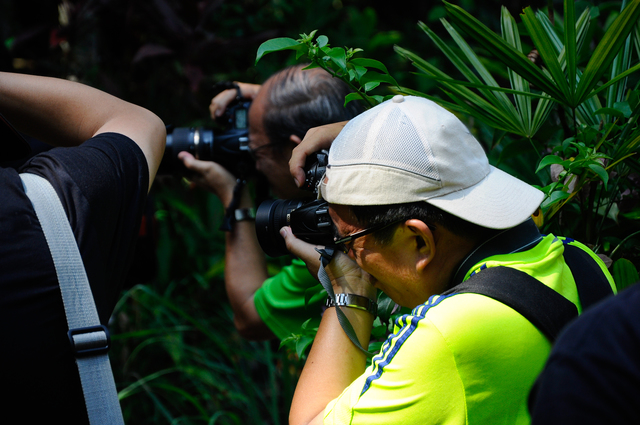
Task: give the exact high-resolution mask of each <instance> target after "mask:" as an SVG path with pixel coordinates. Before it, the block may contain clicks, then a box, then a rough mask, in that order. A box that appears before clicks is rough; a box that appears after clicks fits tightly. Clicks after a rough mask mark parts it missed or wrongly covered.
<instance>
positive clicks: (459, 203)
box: [281, 95, 615, 424]
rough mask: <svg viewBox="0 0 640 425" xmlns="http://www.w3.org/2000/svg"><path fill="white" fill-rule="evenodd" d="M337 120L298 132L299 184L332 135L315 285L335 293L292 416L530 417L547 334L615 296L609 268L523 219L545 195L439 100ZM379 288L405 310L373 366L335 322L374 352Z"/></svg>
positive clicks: (384, 420)
mask: <svg viewBox="0 0 640 425" xmlns="http://www.w3.org/2000/svg"><path fill="white" fill-rule="evenodd" d="M343 125H344V123H342V124H337V125H334V126H325V127H320V128H317V129H314V130H312V131H310V132H309V133H307V136H306V137H305V140H304V141H303V142H302V144H301V145H300V147H299V148H298V149H297V152H296V151H294V155H293V156H292V160H291V162H290V165H291V168H292V174H293V175H294V177H295V178H296V179H299V165H300V164H301V159H302V158H303V157H304V155H305V153H306V152H311V151H314V150H317V149H318V148H320V147H325V148H326V147H328V145H329V144H331V141H332V139H333V137H334V136H335V135H336V134H337V133H338V132H339V134H337V137H336V138H335V140H334V141H333V143H332V144H331V148H330V152H329V165H328V167H327V172H326V174H325V176H324V179H323V180H322V182H321V184H320V187H319V193H320V196H321V197H322V198H324V199H325V200H326V201H327V202H328V204H329V214H330V216H331V219H332V221H333V224H334V228H335V246H333V247H327V248H328V249H325V250H324V251H322V250H321V249H320V251H321V252H322V253H323V255H324V258H325V259H327V258H331V260H330V262H328V265H327V266H326V267H325V269H324V270H321V273H320V274H319V276H320V280H321V281H322V280H323V279H324V280H326V281H327V284H328V285H329V284H330V285H331V289H332V290H333V292H334V293H335V294H336V296H335V297H333V298H331V299H330V300H328V302H327V306H328V308H327V310H326V311H325V313H324V315H323V318H322V322H321V325H320V329H319V331H318V334H317V337H316V339H315V342H314V344H313V347H312V349H311V352H310V354H309V358H308V359H307V362H306V365H305V367H304V370H303V372H302V375H301V377H300V381H299V383H298V387H297V389H296V393H295V396H294V400H293V404H292V408H291V414H290V422H291V423H292V424H303V423H314V424H316V423H326V424H343V423H348V424H391V423H402V424H436V423H438V424H441V423H447V424H449V423H456V424H458V423H460V424H466V423H471V424H473V423H486V424H495V423H502V424H512V423H513V424H515V423H518V424H523V423H528V422H529V420H530V418H529V413H528V410H527V396H528V393H529V390H530V388H531V386H532V385H533V383H534V381H535V379H536V376H537V375H538V373H539V372H540V371H541V370H542V368H543V365H544V363H545V360H546V359H547V356H548V354H549V351H550V347H551V344H552V341H553V339H554V338H555V335H557V333H558V332H559V330H560V329H561V328H562V326H563V325H564V324H565V323H566V321H568V320H570V319H571V318H572V317H574V316H575V315H577V314H578V312H581V311H582V310H583V309H584V308H586V307H588V306H589V305H590V304H592V303H593V302H595V301H596V300H598V299H601V298H603V297H605V296H607V295H608V294H611V293H613V292H615V284H614V283H613V279H612V278H611V275H610V274H609V273H608V271H607V269H606V267H605V266H604V264H603V263H602V262H601V261H600V260H599V259H598V257H597V256H596V255H595V254H594V253H593V252H591V251H589V249H588V248H587V247H585V246H584V245H582V244H580V243H578V242H576V241H573V240H572V239H569V238H563V237H559V236H554V235H551V234H550V235H541V234H540V232H539V231H538V228H537V227H536V225H535V224H534V223H533V221H532V219H531V215H532V214H533V213H534V212H536V211H537V209H538V207H539V205H540V203H541V201H542V199H543V193H542V192H540V191H539V190H537V189H535V188H533V187H532V186H530V185H528V184H527V183H525V182H523V181H520V180H519V179H516V178H515V177H513V176H511V175H509V174H507V173H505V172H503V171H501V170H499V169H497V168H495V167H493V166H491V165H490V164H489V162H488V159H487V157H486V155H485V152H484V150H483V149H482V147H481V145H480V144H479V143H478V142H477V141H476V139H475V138H474V137H473V136H472V135H471V133H470V132H469V130H468V129H467V128H466V127H465V126H464V125H463V123H462V122H460V121H459V120H458V119H457V118H456V117H455V116H454V115H453V114H451V113H449V112H448V111H446V110H445V109H443V108H442V107H440V106H438V105H437V104H435V103H434V102H431V101H429V100H426V99H423V98H419V97H412V96H407V97H405V96H400V95H398V96H395V97H394V98H392V99H390V100H388V101H386V102H384V103H382V104H380V105H378V106H376V107H374V108H372V109H370V110H368V111H366V112H364V113H363V114H361V115H359V116H358V117H356V118H354V119H352V120H351V121H350V122H348V123H347V124H346V126H344V128H342V126H343ZM281 234H282V235H283V237H284V238H285V240H286V243H287V247H288V248H289V249H290V250H291V251H292V252H293V253H295V254H297V255H299V256H300V257H301V258H303V259H304V260H305V261H308V262H317V261H318V255H317V252H316V251H315V250H316V249H319V248H318V247H315V246H313V245H310V244H307V243H306V242H303V241H301V240H299V239H297V238H296V237H295V236H294V235H293V234H292V233H291V229H290V228H288V227H285V228H283V229H282V231H281ZM329 282H330V283H329ZM378 290H380V291H384V292H385V293H386V294H387V295H389V297H391V299H393V301H395V302H396V303H398V304H399V305H401V306H403V307H408V308H411V309H412V311H411V313H410V314H407V315H403V316H401V317H399V318H398V319H397V320H396V322H395V327H394V329H393V332H392V334H391V335H390V336H389V337H388V339H387V340H386V341H385V342H384V344H383V345H382V348H381V350H380V352H379V353H377V354H376V355H375V356H374V357H373V359H372V361H371V364H370V365H369V366H368V367H367V361H366V357H367V356H366V354H365V353H363V352H362V351H361V350H359V349H358V347H357V346H356V344H355V343H354V342H352V340H351V339H349V337H348V334H347V333H346V332H345V331H344V330H343V326H342V325H341V323H340V321H339V317H338V314H339V313H340V312H342V313H344V316H346V318H347V319H348V320H349V322H350V324H351V326H352V328H353V330H354V333H355V336H353V337H354V338H356V337H357V339H358V341H359V343H360V344H361V345H362V346H364V347H367V346H368V343H369V339H370V333H371V328H372V324H373V321H374V318H375V317H374V316H375V312H376V294H377V292H378ZM329 292H330V291H329ZM338 310H339V311H338ZM340 314H341V313H340Z"/></svg>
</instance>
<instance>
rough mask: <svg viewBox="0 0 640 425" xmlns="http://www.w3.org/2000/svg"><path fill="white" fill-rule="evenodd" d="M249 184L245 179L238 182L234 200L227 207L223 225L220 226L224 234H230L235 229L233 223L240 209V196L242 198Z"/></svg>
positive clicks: (234, 190) (234, 191)
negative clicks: (244, 189) (237, 210)
mask: <svg viewBox="0 0 640 425" xmlns="http://www.w3.org/2000/svg"><path fill="white" fill-rule="evenodd" d="M246 184H247V181H246V180H244V179H238V180H236V186H235V187H234V188H233V198H231V203H230V204H229V206H228V207H227V209H226V211H225V213H224V217H223V219H222V223H221V224H220V228H219V229H220V230H222V231H223V232H230V231H231V228H232V227H233V223H234V221H235V218H236V216H235V211H236V209H238V205H239V204H240V196H242V189H243V188H244V187H245V185H246Z"/></svg>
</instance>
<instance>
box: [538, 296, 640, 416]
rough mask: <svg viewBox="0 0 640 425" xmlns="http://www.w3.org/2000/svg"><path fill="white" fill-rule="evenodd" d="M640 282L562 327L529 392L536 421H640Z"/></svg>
mask: <svg viewBox="0 0 640 425" xmlns="http://www.w3.org/2000/svg"><path fill="white" fill-rule="evenodd" d="M638 397H640V283H636V284H635V285H633V286H631V287H630V288H627V289H625V290H623V291H621V292H620V293H619V294H618V295H615V296H611V297H609V298H607V299H605V300H604V301H602V302H600V303H598V304H596V305H594V306H593V307H592V308H590V309H589V310H587V311H586V312H585V313H584V314H582V315H581V316H580V317H579V318H578V319H576V320H575V321H574V322H573V323H572V324H571V325H569V326H568V327H567V328H565V330H563V331H562V333H561V335H560V337H559V338H558V340H557V341H556V344H555V345H554V347H553V349H552V351H551V355H550V356H549V360H548V361H547V364H546V366H545V368H544V370H543V371H542V373H541V375H540V376H539V378H538V381H537V382H536V385H535V386H534V388H533V390H532V392H531V395H530V397H529V408H530V411H531V414H532V424H536V425H537V424H544V425H548V424H562V425H565V424H594V425H595V424H616V425H618V424H628V425H632V424H633V425H635V424H637V423H640V405H639V404H638Z"/></svg>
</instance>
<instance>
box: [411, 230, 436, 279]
mask: <svg viewBox="0 0 640 425" xmlns="http://www.w3.org/2000/svg"><path fill="white" fill-rule="evenodd" d="M404 225H405V226H406V228H407V230H408V231H409V232H411V233H410V234H409V237H411V245H410V247H411V249H412V250H413V253H414V256H415V263H416V270H417V271H418V272H422V271H423V270H424V269H425V268H426V267H427V265H428V264H429V263H430V262H431V260H433V258H434V257H435V255H436V242H435V238H434V236H433V233H432V232H431V229H430V228H429V226H427V224H426V223H425V222H424V221H422V220H418V219H415V218H412V219H410V220H407V221H405V223H404Z"/></svg>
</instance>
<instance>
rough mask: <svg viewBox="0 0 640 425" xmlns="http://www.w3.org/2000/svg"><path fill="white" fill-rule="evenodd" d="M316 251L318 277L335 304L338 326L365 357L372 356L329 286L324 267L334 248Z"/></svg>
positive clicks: (331, 256)
mask: <svg viewBox="0 0 640 425" xmlns="http://www.w3.org/2000/svg"><path fill="white" fill-rule="evenodd" d="M316 251H317V252H318V253H320V263H321V267H320V270H318V279H319V280H320V283H321V284H322V287H323V288H324V289H325V290H326V291H327V294H328V295H329V297H330V298H331V300H332V301H333V303H334V304H335V309H336V315H337V316H338V322H339V323H340V326H342V330H344V333H345V334H347V337H349V339H350V340H351V342H353V344H354V345H355V346H356V347H357V348H358V349H360V351H362V352H363V353H365V354H366V355H367V357H373V356H374V353H371V352H370V351H368V350H366V349H365V348H364V347H363V346H362V344H360V341H358V337H357V335H356V331H355V330H354V329H353V326H352V325H351V322H350V321H349V319H348V318H347V316H346V315H345V314H344V311H342V309H341V308H340V306H339V305H338V304H337V303H336V294H335V293H334V292H333V286H331V279H329V276H328V275H327V272H326V271H325V269H324V268H325V267H326V266H328V265H329V263H330V262H331V259H332V258H333V256H334V255H335V253H336V250H335V249H333V248H329V247H325V248H324V249H318V248H316Z"/></svg>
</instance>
